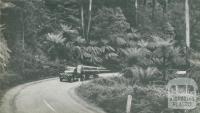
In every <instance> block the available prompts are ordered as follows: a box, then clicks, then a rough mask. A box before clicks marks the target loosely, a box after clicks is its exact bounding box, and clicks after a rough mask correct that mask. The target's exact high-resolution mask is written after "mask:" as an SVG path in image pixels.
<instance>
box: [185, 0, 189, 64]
mask: <svg viewBox="0 0 200 113" xmlns="http://www.w3.org/2000/svg"><path fill="white" fill-rule="evenodd" d="M185 23H186V31H185V32H186V33H185V34H186V66H187V68H189V67H190V62H189V58H190V55H189V54H190V53H189V49H190V14H189V3H188V0H185Z"/></svg>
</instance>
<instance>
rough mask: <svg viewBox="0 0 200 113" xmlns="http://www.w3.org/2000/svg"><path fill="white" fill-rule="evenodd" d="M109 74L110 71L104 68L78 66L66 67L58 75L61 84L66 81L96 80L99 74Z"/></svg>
mask: <svg viewBox="0 0 200 113" xmlns="http://www.w3.org/2000/svg"><path fill="white" fill-rule="evenodd" d="M106 72H110V70H108V69H106V68H104V67H95V66H86V65H78V66H76V67H71V66H67V67H66V69H65V71H64V72H62V73H60V74H59V79H60V81H61V82H62V81H63V80H67V81H68V82H73V81H77V80H81V81H83V80H88V79H91V78H98V77H99V76H98V74H99V73H106Z"/></svg>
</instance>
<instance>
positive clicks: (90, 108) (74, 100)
mask: <svg viewBox="0 0 200 113" xmlns="http://www.w3.org/2000/svg"><path fill="white" fill-rule="evenodd" d="M81 84H82V83H81V82H74V83H68V82H59V79H58V78H53V79H47V80H41V81H37V82H32V83H27V84H23V85H20V86H17V87H15V88H13V89H11V90H10V91H8V92H7V93H6V94H5V97H4V98H3V100H2V102H3V104H2V106H1V107H0V113H104V111H103V110H101V109H100V108H97V107H96V106H94V105H92V104H88V103H87V102H85V101H83V100H82V99H81V98H80V97H78V96H77V95H76V93H75V88H76V87H78V86H79V85H81Z"/></svg>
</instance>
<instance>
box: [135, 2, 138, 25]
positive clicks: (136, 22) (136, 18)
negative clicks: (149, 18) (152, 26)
mask: <svg viewBox="0 0 200 113" xmlns="http://www.w3.org/2000/svg"><path fill="white" fill-rule="evenodd" d="M137 10H138V0H135V26H137V24H138V21H137V20H138V15H137Z"/></svg>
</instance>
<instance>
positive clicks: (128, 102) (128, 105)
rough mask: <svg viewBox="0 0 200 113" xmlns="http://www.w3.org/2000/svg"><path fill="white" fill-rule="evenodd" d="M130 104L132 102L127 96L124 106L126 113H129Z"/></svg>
mask: <svg viewBox="0 0 200 113" xmlns="http://www.w3.org/2000/svg"><path fill="white" fill-rule="evenodd" d="M131 102H132V96H131V95H128V98H127V104H126V113H130V112H131Z"/></svg>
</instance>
